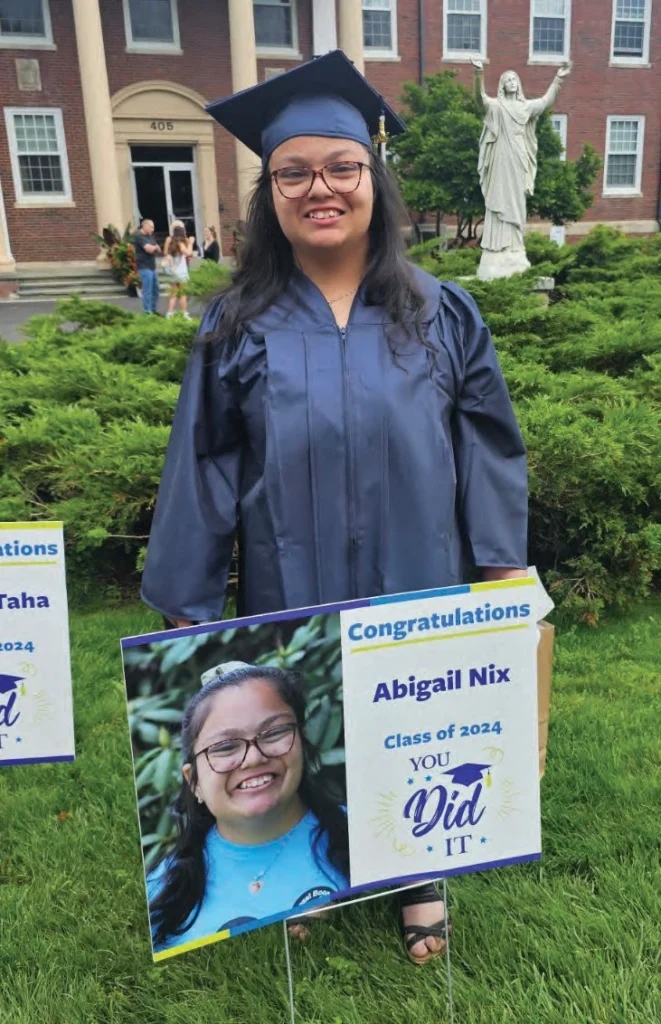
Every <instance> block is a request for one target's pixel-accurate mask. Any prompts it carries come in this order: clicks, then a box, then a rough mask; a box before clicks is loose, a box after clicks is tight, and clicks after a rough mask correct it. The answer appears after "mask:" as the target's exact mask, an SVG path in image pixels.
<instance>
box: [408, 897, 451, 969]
mask: <svg viewBox="0 0 661 1024" xmlns="http://www.w3.org/2000/svg"><path fill="white" fill-rule="evenodd" d="M399 900H400V907H401V909H402V911H403V910H404V907H415V906H417V905H418V904H420V903H442V902H443V900H442V899H441V897H440V896H439V894H438V892H437V891H436V886H435V885H433V884H432V883H431V882H430V883H429V884H428V885H421V886H418V887H417V888H415V889H407V890H406V891H405V892H402V893H400V897H399ZM451 931H452V926H451V925H449V924H448V923H447V921H446V919H445V918H442V919H441V920H440V921H436V923H435V924H432V925H430V926H429V927H425V926H424V925H421V924H411V925H407V924H404V921H403V920H402V936H403V939H404V945H405V946H406V955H407V956H408V958H409V960H410V961H411V963H413V964H415V965H416V967H421V966H422V965H423V964H426V963H429V961H430V960H435V959H436V958H437V957H439V956H441V955H442V954H443V953H444V952H445V946H442V947H441V949H439V950H437V951H436V952H435V953H432V952H431V950H428V951H427V954H426V955H425V956H415V955H414V954H413V953H412V952H411V949H412V948H413V946H415V945H416V944H417V943H418V942H422V940H423V939H427V938H435V939H444V940H445V942H446V943H447V939H448V935H449V934H450V932H451Z"/></svg>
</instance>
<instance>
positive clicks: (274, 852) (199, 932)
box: [147, 811, 349, 952]
mask: <svg viewBox="0 0 661 1024" xmlns="http://www.w3.org/2000/svg"><path fill="white" fill-rule="evenodd" d="M317 825H318V821H317V818H316V817H315V815H314V814H312V812H311V811H308V812H307V814H305V816H304V817H303V818H301V820H300V821H299V823H298V824H297V825H295V826H294V828H293V829H292V830H291V831H290V832H287V833H286V834H285V835H284V836H280V838H278V839H274V840H273V841H272V842H270V843H263V844H262V845H260V846H240V845H237V844H236V843H230V842H229V841H228V840H227V839H223V838H222V837H221V836H220V835H219V834H218V830H217V829H216V828H211V829H210V830H209V833H208V835H207V838H206V843H205V857H206V863H207V885H206V891H205V894H204V899H203V901H202V906H201V908H200V912H199V914H198V916H197V918H196V919H195V921H193V923H192V924H191V926H190V927H189V928H188V929H187V930H186V931H185V932H184V933H183V934H181V935H175V936H171V937H170V938H169V939H168V940H167V942H165V943H164V944H163V945H162V946H158V947H156V949H155V951H156V952H159V951H160V950H162V949H168V948H170V947H172V946H179V945H182V944H183V943H185V942H192V941H193V940H195V939H202V938H206V937H207V936H209V935H214V934H215V933H216V932H219V931H223V930H224V929H225V928H237V927H239V926H240V925H246V924H249V923H250V922H256V921H259V920H261V919H262V918H268V917H271V916H273V915H276V914H282V913H283V912H284V911H286V910H290V909H292V908H295V907H301V909H303V908H305V909H308V908H309V907H310V906H311V905H312V904H313V903H316V902H326V901H327V900H328V898H329V896H331V895H332V894H333V893H335V892H338V891H340V890H342V889H346V888H347V887H348V884H349V883H348V880H347V879H346V878H344V876H343V875H342V874H340V872H339V871H337V870H336V869H335V868H334V867H333V866H332V865H331V864H330V863H329V862H328V860H327V856H326V853H327V847H328V843H327V837H326V836H322V838H321V840H320V842H319V845H318V855H319V859H320V861H321V863H322V865H323V869H322V868H320V867H319V865H318V864H317V861H316V860H315V857H314V855H313V853H312V841H313V839H314V832H315V829H316V827H317ZM166 869H167V859H166V860H165V861H163V862H162V863H161V864H160V865H159V866H158V867H157V868H156V869H155V870H154V871H153V872H152V873H151V874H150V875H149V878H148V880H147V882H148V890H149V896H150V899H152V898H153V897H154V896H155V894H156V893H157V892H158V889H159V888H160V884H161V882H162V880H163V876H164V874H165V871H166ZM255 889H257V891H254V890H255Z"/></svg>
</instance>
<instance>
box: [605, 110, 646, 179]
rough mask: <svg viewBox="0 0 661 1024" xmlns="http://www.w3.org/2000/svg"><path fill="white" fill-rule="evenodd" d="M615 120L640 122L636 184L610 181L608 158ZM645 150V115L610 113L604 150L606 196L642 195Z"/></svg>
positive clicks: (607, 120)
mask: <svg viewBox="0 0 661 1024" xmlns="http://www.w3.org/2000/svg"><path fill="white" fill-rule="evenodd" d="M613 121H637V122H638V147H637V151H636V181H635V184H634V185H610V186H608V185H607V184H606V182H607V181H608V158H609V156H610V137H611V125H612V123H613ZM644 152H645V115H644V114H609V115H608V117H607V119H606V149H605V151H604V187H603V192H602V195H604V196H641V195H642V194H643V193H642V180H643V154H644Z"/></svg>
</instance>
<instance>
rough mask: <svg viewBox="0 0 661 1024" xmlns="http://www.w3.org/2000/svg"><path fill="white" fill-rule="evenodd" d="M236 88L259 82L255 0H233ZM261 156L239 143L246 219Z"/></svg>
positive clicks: (240, 192) (238, 173)
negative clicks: (253, 2)
mask: <svg viewBox="0 0 661 1024" xmlns="http://www.w3.org/2000/svg"><path fill="white" fill-rule="evenodd" d="M229 19H230V54H231V59H232V91H233V92H240V91H241V89H249V88H250V87H251V86H253V85H257V54H256V48H255V19H254V14H253V6H252V0H229ZM260 167H261V164H260V161H259V158H258V157H256V156H255V154H254V153H251V152H250V150H249V149H248V148H247V147H246V146H244V145H243V143H241V142H237V143H236V177H237V188H238V195H239V216H240V217H241V218H242V219H243V220H245V216H246V208H247V202H248V196H249V195H250V193H251V192H252V189H253V186H254V183H255V178H256V177H257V175H258V174H259V171H260Z"/></svg>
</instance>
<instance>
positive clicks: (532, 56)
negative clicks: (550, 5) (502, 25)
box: [528, 0, 571, 65]
mask: <svg viewBox="0 0 661 1024" xmlns="http://www.w3.org/2000/svg"><path fill="white" fill-rule="evenodd" d="M564 4H565V48H564V51H563V52H562V53H534V51H533V38H534V27H535V0H530V40H529V44H528V63H529V64H553V65H557V64H566V63H567V61H568V60H569V54H570V53H571V0H564ZM540 17H543V15H540Z"/></svg>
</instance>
